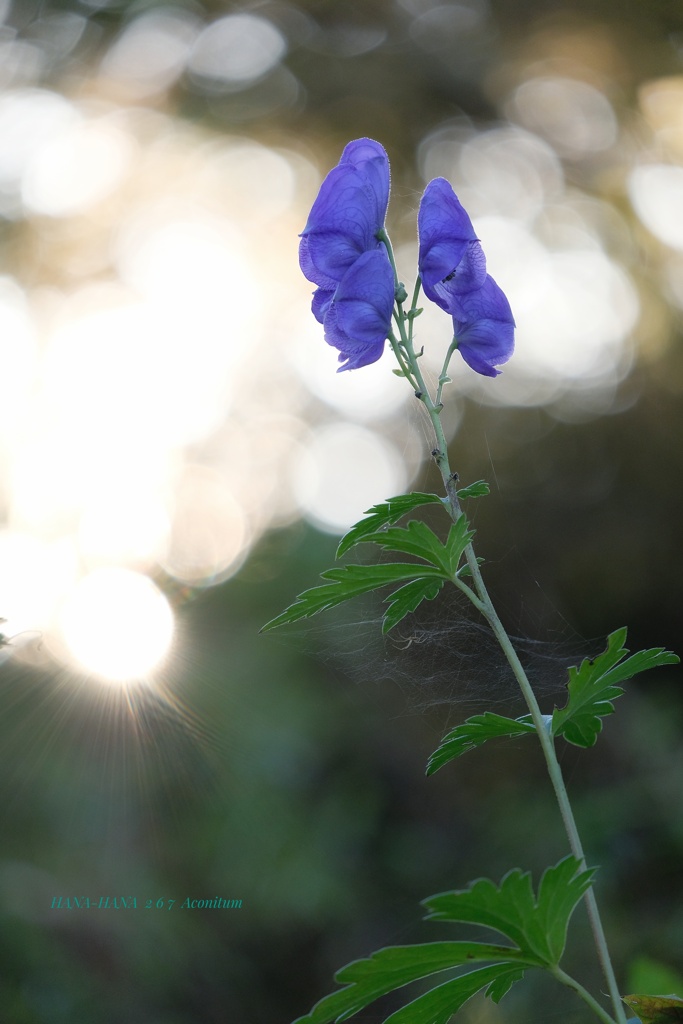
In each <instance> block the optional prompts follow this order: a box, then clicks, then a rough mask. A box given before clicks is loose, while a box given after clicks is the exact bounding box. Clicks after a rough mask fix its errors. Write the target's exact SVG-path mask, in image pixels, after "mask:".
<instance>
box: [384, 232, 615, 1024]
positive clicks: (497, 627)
mask: <svg viewBox="0 0 683 1024" xmlns="http://www.w3.org/2000/svg"><path fill="white" fill-rule="evenodd" d="M381 240H382V241H383V242H384V244H385V246H386V247H387V252H388V254H389V259H390V261H391V265H392V267H393V268H394V275H395V281H396V289H397V294H398V290H399V288H400V287H402V286H400V285H399V280H398V275H397V272H396V264H395V262H394V255H393V251H392V247H391V242H390V241H389V237H388V235H386V233H385V232H384V233H383V237H382V239H381ZM418 293H419V280H418V284H417V285H416V287H415V292H414V294H413V310H411V312H414V304H415V302H416V301H417V295H418ZM396 306H397V315H396V316H395V320H396V324H397V326H398V330H399V334H400V337H399V338H395V337H392V339H391V340H392V346H393V348H394V351H395V352H396V354H397V356H398V357H399V363H400V365H401V368H402V369H403V368H404V366H405V364H406V363H407V364H408V366H409V368H410V372H409V373H406V376H407V377H408V379H409V380H410V381H411V384H413V386H414V390H415V393H416V395H417V397H419V399H420V401H421V402H422V403H423V404H424V406H425V408H426V409H427V412H428V413H429V417H430V419H431V421H432V426H433V429H434V434H435V437H436V448H435V449H434V451H433V453H432V454H433V456H434V460H435V462H436V464H437V466H438V467H439V471H440V473H441V476H442V479H443V482H444V486H445V488H446V494H447V495H448V503H449V511H450V514H451V517H452V519H453V521H454V522H457V520H458V519H459V518H460V516H461V515H462V509H461V507H460V502H459V500H458V494H457V486H456V481H457V477H456V476H455V475H454V474H453V472H452V470H451V468H450V463H449V460H448V445H447V442H446V437H445V435H444V431H443V425H442V423H441V418H440V413H441V408H442V406H441V401H440V399H441V391H442V388H443V383H442V378H445V376H446V369H447V366H448V361H449V360H450V357H451V355H452V353H453V350H454V346H451V347H450V348H449V351H448V354H447V356H446V362H445V364H444V369H443V371H442V374H441V377H440V380H439V390H438V392H437V401H434V400H433V399H432V397H431V394H430V393H429V389H428V387H427V385H426V383H425V381H424V378H423V376H422V372H421V370H420V366H419V362H418V358H417V356H416V353H415V350H414V347H413V331H412V322H413V319H414V315H413V316H411V314H410V313H408V314H406V313H404V311H403V305H402V303H401V302H399V301H398V300H397V303H396ZM406 323H408V324H409V328H408V330H406ZM399 353H400V355H399ZM444 383H445V381H444ZM465 557H466V559H467V564H468V566H469V568H470V572H471V575H472V582H473V586H474V593H473V592H472V590H470V588H469V587H468V588H462V587H461V589H465V592H468V591H469V596H470V599H471V600H472V602H473V604H474V605H475V607H476V608H477V609H478V610H479V611H480V612H481V614H482V615H483V616H484V617H485V618H486V620H487V621H488V623H489V625H490V626H491V629H492V630H493V633H494V635H495V637H496V639H497V641H498V643H499V645H500V647H501V649H502V651H503V653H504V654H505V657H506V658H507V661H508V663H509V665H510V667H511V669H512V671H513V673H514V676H515V679H516V680H517V682H518V684H519V687H520V689H521V691H522V694H523V696H524V699H525V701H526V704H527V707H528V708H529V712H530V714H531V719H532V721H533V723H534V727H535V729H536V733H537V735H538V738H539V741H540V744H541V749H542V751H543V756H544V758H545V762H546V765H547V768H548V774H549V775H550V780H551V783H552V786H553V789H554V791H555V796H556V798H557V802H558V805H559V809H560V814H561V816H562V821H563V823H564V827H565V831H566V833H567V838H568V840H569V847H570V849H571V851H572V853H573V855H574V856H575V857H576V859H577V860H578V861H579V865H580V868H581V869H582V870H584V869H585V868H586V857H585V854H584V850H583V845H582V842H581V837H580V835H579V831H578V828H577V825H576V820H575V818H574V813H573V811H572V807H571V804H570V802H569V796H568V794H567V789H566V786H565V784H564V779H563V777H562V770H561V768H560V763H559V761H558V759H557V754H556V752H555V745H554V741H553V737H552V736H551V734H550V732H549V730H548V728H547V726H546V720H545V718H544V716H543V714H542V712H541V709H540V707H539V705H538V701H537V700H536V695H535V694H534V691H533V689H532V687H531V683H530V682H529V679H528V677H527V674H526V672H525V670H524V667H523V666H522V663H521V662H520V660H519V657H518V656H517V652H516V650H515V648H514V646H513V644H512V641H511V640H510V637H509V636H508V634H507V631H506V629H505V627H504V626H503V623H502V622H501V620H500V618H499V616H498V613H497V612H496V609H495V608H494V606H493V602H492V601H491V597H490V595H489V593H488V590H487V588H486V584H485V583H484V580H483V577H482V574H481V570H480V568H479V563H478V561H477V558H476V555H475V553H474V548H473V546H472V544H468V546H467V548H466V549H465ZM475 596H476V598H477V599H476V600H474V597H475ZM584 899H585V901H586V908H587V911H588V917H589V920H590V925H591V929H592V932H593V937H594V941H595V947H596V950H597V953H598V958H599V960H600V964H601V966H602V970H603V973H604V976H605V980H606V982H607V987H608V990H609V994H610V998H611V1001H612V1005H613V1007H614V1019H613V1018H612V1017H610V1016H609V1014H607V1013H606V1011H605V1010H603V1009H602V1007H600V1005H599V1004H598V1003H597V1002H596V1001H595V1000H594V999H593V997H592V996H590V995H589V993H587V992H586V990H585V989H583V988H582V986H580V985H579V984H578V982H575V981H574V980H573V979H571V978H569V975H564V972H560V973H561V974H562V975H563V977H562V978H559V975H557V974H556V977H558V980H562V981H563V983H564V984H570V983H571V984H570V987H572V988H574V989H575V991H577V992H578V994H579V995H581V998H583V999H584V1000H585V1001H587V1002H589V1005H590V1006H591V1007H592V1009H593V1010H594V1011H595V1012H596V1013H597V1014H598V1016H599V1017H601V1018H602V1020H603V1021H605V1022H606V1024H607V1022H609V1024H627V1021H626V1013H625V1011H624V1006H623V1003H622V1001H621V996H620V994H619V987H618V985H617V981H616V977H615V974H614V968H613V967H612V961H611V959H610V955H609V950H608V948H607V941H606V938H605V932H604V928H603V926H602V921H601V919H600V912H599V910H598V905H597V901H596V899H595V893H594V892H593V889H592V887H591V888H590V889H588V890H587V891H586V893H585V895H584ZM557 970H558V971H559V968H558V969H557ZM586 997H587V998H586Z"/></svg>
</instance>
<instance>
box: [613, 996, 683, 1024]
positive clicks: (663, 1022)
mask: <svg viewBox="0 0 683 1024" xmlns="http://www.w3.org/2000/svg"><path fill="white" fill-rule="evenodd" d="M623 1001H624V1002H625V1003H626V1005H627V1006H628V1007H629V1008H630V1009H632V1010H635V1011H636V1013H637V1014H638V1017H639V1018H640V1020H641V1022H642V1024H683V999H681V998H680V996H673V995H672V996H624V999H623Z"/></svg>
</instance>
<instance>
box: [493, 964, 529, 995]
mask: <svg viewBox="0 0 683 1024" xmlns="http://www.w3.org/2000/svg"><path fill="white" fill-rule="evenodd" d="M523 977H524V971H523V969H522V968H520V967H518V968H517V969H515V968H513V967H511V968H510V970H509V971H508V972H507V973H506V974H502V973H501V975H500V977H499V978H497V979H496V980H495V981H492V982H491V984H490V985H489V987H488V988H487V989H486V995H487V996H488V997H489V999H490V1000H491V1001H492V1002H494V1003H499V1002H500V1001H501V999H502V998H503V996H504V995H507V993H508V992H509V991H510V989H511V988H512V986H513V985H514V984H515V983H516V982H518V981H521V980H522V978H523Z"/></svg>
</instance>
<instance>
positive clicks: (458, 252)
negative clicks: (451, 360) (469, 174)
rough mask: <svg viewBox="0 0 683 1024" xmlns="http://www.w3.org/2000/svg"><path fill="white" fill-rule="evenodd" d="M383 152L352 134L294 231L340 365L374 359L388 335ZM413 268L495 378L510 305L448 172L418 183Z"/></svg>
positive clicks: (468, 354)
mask: <svg viewBox="0 0 683 1024" xmlns="http://www.w3.org/2000/svg"><path fill="white" fill-rule="evenodd" d="M388 204H389V160H388V157H387V154H386V152H385V150H384V149H383V147H382V146H380V144H379V143H378V142H374V141H373V140H372V139H356V140H355V141H354V142H350V143H349V144H348V146H346V148H345V149H344V152H343V153H342V156H341V160H340V161H339V164H338V165H337V166H336V167H335V168H333V170H331V171H330V173H329V174H328V175H327V177H326V178H325V180H324V181H323V183H322V186H321V188H320V192H319V193H318V197H317V199H316V200H315V203H314V204H313V208H312V209H311V213H310V216H309V218H308V223H307V224H306V227H305V229H304V231H303V232H302V234H301V243H300V246H299V262H300V265H301V269H302V271H303V273H304V275H305V276H306V277H307V278H308V280H309V281H312V282H313V284H315V285H317V288H316V291H315V293H314V295H313V303H312V310H313V313H314V315H315V317H316V319H317V320H318V321H319V322H320V323H321V324H323V326H324V330H325V340H326V341H327V342H328V344H330V345H333V346H334V347H335V348H336V349H338V350H339V353H340V355H339V361H340V362H341V363H342V364H343V365H342V366H341V367H340V369H341V370H352V369H357V368H358V367H360V366H367V365H368V364H369V363H374V362H376V361H377V360H378V359H379V358H380V356H381V355H382V352H383V350H384V343H385V341H386V339H387V337H389V335H390V331H391V317H392V312H393V309H394V299H395V295H396V289H398V287H399V284H398V281H396V280H395V275H394V270H393V267H392V264H391V261H390V260H389V256H388V251H387V248H386V245H385V240H386V234H385V231H384V220H385V217H386V212H387V206H388ZM418 233H419V240H420V247H419V258H418V270H419V274H420V278H421V281H422V287H423V289H424V292H425V295H426V296H427V298H428V299H430V300H431V301H432V302H435V303H436V304H437V305H438V306H440V307H441V309H443V310H444V311H445V312H446V313H448V314H449V315H450V316H451V318H452V321H453V334H454V338H455V343H456V346H457V348H458V350H459V352H460V353H461V354H462V356H463V359H464V360H465V362H466V363H468V364H469V366H471V367H472V369H473V370H476V371H477V373H482V374H485V375H486V376H489V377H495V376H496V375H497V374H498V373H499V372H500V371H499V370H497V369H496V366H498V365H499V364H501V363H504V362H506V361H507V360H508V359H509V358H510V356H511V355H512V351H513V348H514V327H515V322H514V319H513V316H512V312H511V310H510V305H509V303H508V301H507V299H506V297H505V295H504V294H503V292H502V291H501V289H500V288H499V287H498V285H497V284H496V283H495V281H494V280H493V278H492V277H490V276H489V275H488V274H487V272H486V258H485V256H484V252H483V250H482V247H481V244H480V242H479V240H478V238H477V237H476V235H475V233H474V228H473V227H472V222H471V221H470V218H469V217H468V215H467V213H466V212H465V210H464V209H463V207H462V205H461V204H460V202H459V200H458V198H457V196H456V195H455V193H454V192H453V189H452V188H451V186H450V184H449V183H448V182H447V181H446V180H445V178H435V179H434V180H433V181H431V182H430V183H429V184H428V185H427V188H426V189H425V192H424V195H423V196H422V200H421V202H420V209H419V212H418Z"/></svg>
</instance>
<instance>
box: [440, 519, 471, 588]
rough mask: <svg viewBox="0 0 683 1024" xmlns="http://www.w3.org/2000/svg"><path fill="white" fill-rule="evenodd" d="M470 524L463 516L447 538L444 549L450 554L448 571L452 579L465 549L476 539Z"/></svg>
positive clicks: (454, 524)
mask: <svg viewBox="0 0 683 1024" xmlns="http://www.w3.org/2000/svg"><path fill="white" fill-rule="evenodd" d="M468 526H469V523H468V521H467V517H466V516H464V515H462V516H460V518H459V519H458V521H457V522H455V523H453V525H452V526H451V528H450V530H449V531H448V537H446V543H445V544H444V547H445V548H446V551H447V553H448V562H447V565H446V567H447V569H448V572H449V576H450V577H451V578H452V577H453V576H455V575H456V573H457V571H458V565H459V564H460V559H461V558H462V556H463V554H464V552H465V548H466V547H467V545H468V544H469V543H470V541H471V540H472V538H473V537H474V534H475V531H474V530H469V529H468Z"/></svg>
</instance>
